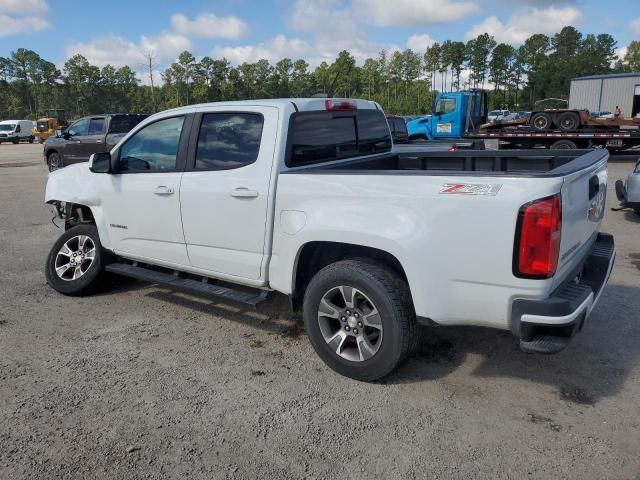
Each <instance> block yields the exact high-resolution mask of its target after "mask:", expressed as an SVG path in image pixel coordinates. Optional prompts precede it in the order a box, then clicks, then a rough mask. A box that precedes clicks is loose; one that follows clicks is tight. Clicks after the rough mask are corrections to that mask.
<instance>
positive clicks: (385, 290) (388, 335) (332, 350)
mask: <svg viewBox="0 0 640 480" xmlns="http://www.w3.org/2000/svg"><path fill="white" fill-rule="evenodd" d="M303 316H304V323H305V327H306V330H307V335H308V336H309V340H310V341H311V344H312V345H313V347H314V349H315V350H316V352H317V353H318V355H319V356H320V358H321V359H322V360H323V361H324V362H325V363H326V364H327V365H328V366H329V367H330V368H332V369H333V370H335V371H336V372H338V373H340V374H341V375H344V376H346V377H349V378H353V379H355V380H361V381H367V382H370V381H374V380H379V379H381V378H383V377H385V376H387V375H388V374H390V373H391V372H392V371H393V370H394V369H395V368H396V367H398V366H399V365H400V364H401V363H402V362H403V361H404V360H405V359H406V358H407V356H408V354H409V353H410V352H411V350H412V348H413V347H415V345H416V339H417V335H418V331H417V322H416V317H415V313H414V311H413V305H412V302H411V297H410V294H409V287H408V286H407V284H406V282H405V281H404V280H403V279H402V278H401V277H400V276H399V275H398V274H397V273H395V272H394V271H392V270H391V269H389V268H387V267H385V266H383V265H378V264H373V263H369V262H364V261H359V260H343V261H340V262H336V263H334V264H331V265H329V266H327V267H325V268H323V269H322V270H320V271H319V272H318V273H317V274H316V275H315V276H314V277H313V279H312V280H311V282H310V283H309V286H308V287H307V290H306V292H305V296H304V307H303Z"/></svg>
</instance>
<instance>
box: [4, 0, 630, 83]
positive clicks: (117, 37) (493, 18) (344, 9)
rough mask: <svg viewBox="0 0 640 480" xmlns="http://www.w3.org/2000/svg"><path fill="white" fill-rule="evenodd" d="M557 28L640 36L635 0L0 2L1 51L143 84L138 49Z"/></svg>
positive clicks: (404, 40) (290, 51) (261, 53)
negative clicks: (115, 71) (20, 51)
mask: <svg viewBox="0 0 640 480" xmlns="http://www.w3.org/2000/svg"><path fill="white" fill-rule="evenodd" d="M83 3H84V4H85V5H87V6H84V5H82V4H83ZM565 25H573V26H575V27H576V28H578V29H579V30H580V31H581V32H582V33H584V34H586V33H595V34H598V33H609V34H611V35H613V37H614V38H615V39H616V40H617V41H618V47H619V49H620V51H619V53H620V54H624V47H625V46H626V45H628V44H629V42H630V41H631V40H640V0H615V1H604V0H199V1H198V0H180V1H175V0H174V1H169V0H153V1H151V0H96V1H90V2H78V1H74V0H0V56H8V55H9V54H10V52H11V51H12V50H15V49H17V48H21V47H23V48H28V49H31V50H35V51H36V52H37V53H39V54H40V55H41V56H42V57H44V58H46V59H47V60H49V61H52V62H54V63H56V64H57V65H58V66H60V67H62V65H63V64H64V62H65V61H66V60H67V59H68V58H69V57H71V56H73V55H74V54H77V53H80V54H82V55H84V56H85V57H86V58H87V59H88V60H89V61H90V62H91V63H93V64H96V65H99V66H104V65H106V64H112V65H114V66H116V67H119V66H122V65H129V66H131V67H132V68H133V69H134V70H136V71H137V72H139V76H140V78H141V80H142V81H143V82H145V74H144V64H145V61H146V60H145V53H151V54H152V56H153V57H154V62H155V63H156V68H157V70H158V71H161V70H163V69H164V68H165V67H166V66H167V65H169V64H170V63H171V62H172V61H174V60H175V59H176V57H177V56H178V54H179V53H180V52H182V51H184V50H189V51H191V52H192V53H193V54H194V55H195V56H196V57H197V58H201V57H203V56H205V55H209V56H211V57H212V58H221V57H223V56H224V57H226V58H227V59H228V60H229V61H230V62H231V63H233V64H240V63H242V62H245V61H247V62H254V61H257V60H259V59H260V58H267V59H268V60H270V61H272V62H274V63H275V62H276V61H278V60H280V59H281V58H284V57H288V58H291V59H293V60H296V59H298V58H304V59H305V60H307V61H308V62H309V63H310V64H311V66H312V67H314V66H316V65H318V64H319V63H320V62H322V61H323V60H327V61H332V60H333V59H334V58H335V57H336V55H337V53H338V52H339V51H341V50H345V49H346V50H349V51H350V52H351V53H352V54H353V55H354V56H355V58H356V60H357V62H358V63H359V64H360V63H362V61H363V60H364V59H365V58H367V57H371V56H376V55H377V54H378V52H379V51H380V50H382V49H383V48H385V49H388V50H390V51H392V50H394V49H405V48H412V49H414V50H417V51H423V50H424V49H425V48H426V47H427V46H428V45H430V44H431V43H433V42H434V41H437V42H442V41H443V40H447V39H450V40H468V39H469V38H472V37H475V36H477V35H478V34H480V33H484V32H488V33H490V34H491V35H493V36H494V37H495V38H496V40H497V41H498V42H505V43H510V44H512V45H514V46H518V45H521V44H522V43H523V42H524V40H525V39H526V38H527V37H528V36H530V35H531V34H533V33H545V34H553V33H555V32H557V31H559V30H560V29H561V28H562V27H563V26H565ZM145 83H146V82H145Z"/></svg>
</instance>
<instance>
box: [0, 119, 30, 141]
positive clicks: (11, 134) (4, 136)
mask: <svg viewBox="0 0 640 480" xmlns="http://www.w3.org/2000/svg"><path fill="white" fill-rule="evenodd" d="M23 140H26V141H28V142H29V143H33V136H32V135H31V120H4V121H2V122H0V143H2V142H12V143H19V142H21V141H23Z"/></svg>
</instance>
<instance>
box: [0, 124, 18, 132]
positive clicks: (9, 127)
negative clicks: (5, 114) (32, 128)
mask: <svg viewBox="0 0 640 480" xmlns="http://www.w3.org/2000/svg"><path fill="white" fill-rule="evenodd" d="M15 128H16V124H15V123H4V124H2V125H0V132H13V130H14V129H15Z"/></svg>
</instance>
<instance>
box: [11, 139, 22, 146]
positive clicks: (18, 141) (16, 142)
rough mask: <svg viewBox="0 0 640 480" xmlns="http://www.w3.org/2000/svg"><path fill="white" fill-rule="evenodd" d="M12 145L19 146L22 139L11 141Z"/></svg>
mask: <svg viewBox="0 0 640 480" xmlns="http://www.w3.org/2000/svg"><path fill="white" fill-rule="evenodd" d="M11 143H13V144H14V145H17V144H18V143H20V139H19V138H14V139H13V140H11Z"/></svg>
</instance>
